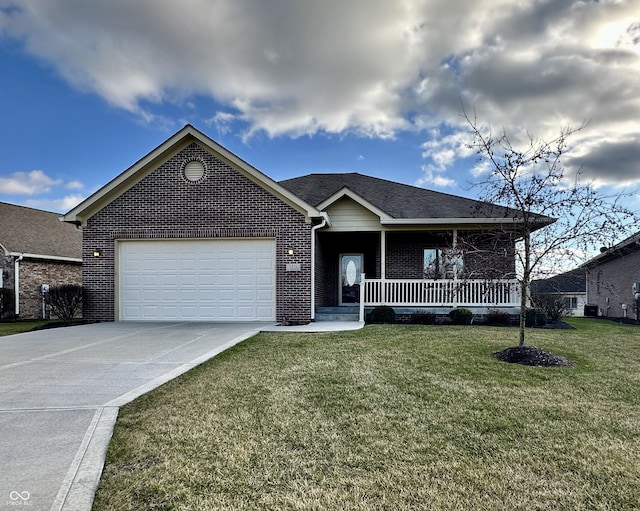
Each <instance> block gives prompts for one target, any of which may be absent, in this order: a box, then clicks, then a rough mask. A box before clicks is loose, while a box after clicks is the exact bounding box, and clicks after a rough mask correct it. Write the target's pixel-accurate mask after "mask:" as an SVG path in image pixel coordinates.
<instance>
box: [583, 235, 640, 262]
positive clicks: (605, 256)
mask: <svg viewBox="0 0 640 511" xmlns="http://www.w3.org/2000/svg"><path fill="white" fill-rule="evenodd" d="M637 250H640V232H637V233H635V234H633V235H631V236H629V237H628V238H625V239H624V240H622V241H621V242H620V243H617V244H616V245H614V246H612V247H602V248H601V249H600V253H599V254H598V255H597V256H595V257H593V258H592V259H590V260H589V261H587V262H586V263H584V264H583V265H582V266H583V267H585V268H590V267H593V266H597V265H598V264H602V263H605V262H607V261H610V260H611V259H616V258H617V257H622V256H625V255H628V254H631V253H632V252H636V251H637Z"/></svg>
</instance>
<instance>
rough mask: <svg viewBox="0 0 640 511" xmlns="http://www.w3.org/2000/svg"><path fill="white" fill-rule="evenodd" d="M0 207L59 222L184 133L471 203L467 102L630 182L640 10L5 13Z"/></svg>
mask: <svg viewBox="0 0 640 511" xmlns="http://www.w3.org/2000/svg"><path fill="white" fill-rule="evenodd" d="M0 69H1V70H2V71H1V74H0V112H1V114H2V115H1V116H0V141H1V142H0V147H1V151H0V200H1V201H6V202H10V203H14V204H22V205H27V206H30V207H35V208H40V209H46V210H52V211H58V212H65V211H67V210H69V209H70V208H72V207H73V206H74V205H75V204H77V203H78V202H79V201H80V200H82V199H84V198H85V197H87V196H88V195H90V194H91V193H92V192H93V191H95V190H96V189H97V188H99V187H100V186H102V185H104V184H105V183H106V182H108V181H109V180H111V179H112V178H114V177H115V176H116V175H118V174H119V173H120V172H122V171H124V170H125V169H126V168H128V167H129V166H130V165H132V164H133V163H135V162H136V161H137V160H138V159H140V158H141V157H142V156H144V155H145V154H146V153H147V152H149V151H150V150H152V149H153V148H154V147H156V146H157V145H159V144H160V143H162V142H163V141H164V140H166V139H167V138H168V137H169V136H171V135H172V134H173V133H174V132H176V131H178V130H179V129H180V128H181V127H182V126H183V125H184V124H186V123H191V124H193V125H194V126H196V127H197V128H198V129H200V130H201V131H203V132H205V133H206V134H207V135H209V136H210V137H211V138H213V139H215V140H216V141H218V142H219V143H221V144H222V145H224V146H225V147H227V148H228V149H230V150H231V151H233V152H234V153H236V154H237V155H238V156H240V157H241V158H243V159H245V160H246V161H248V162H249V163H251V164H253V165H254V166H256V167H257V168H258V169H260V170H261V171H263V172H264V173H266V174H267V175H269V176H270V177H272V178H274V179H276V180H281V179H287V178H290V177H294V176H298V175H303V174H306V173H310V172H361V173H364V174H369V175H373V176H378V177H382V178H386V179H391V180H396V181H400V182H403V183H408V184H414V185H417V186H423V187H426V188H431V189H435V190H440V191H444V192H447V193H453V194H459V195H464V196H469V197H473V196H474V193H475V191H474V190H473V189H470V188H469V184H470V183H471V182H472V181H473V180H474V171H475V164H476V162H475V158H474V157H473V155H472V154H470V153H469V151H468V149H467V148H466V147H465V146H464V144H463V143H462V140H464V139H465V137H466V133H467V131H468V126H466V124H465V121H464V119H463V118H462V117H461V113H462V112H461V104H464V105H466V107H468V108H475V109H476V111H477V113H478V120H479V122H481V123H485V124H490V125H491V126H492V127H493V128H499V129H501V128H502V127H505V129H507V130H508V132H509V133H510V136H511V138H512V140H513V141H515V142H518V141H520V140H522V139H524V137H525V135H526V132H527V131H528V132H529V133H531V134H533V135H534V136H536V137H541V138H545V139H551V138H554V137H555V136H557V135H558V133H559V131H560V129H561V128H563V127H565V126H567V125H572V126H578V125H580V124H581V123H582V122H584V121H589V124H588V126H587V128H586V129H585V130H583V131H581V132H580V133H578V134H577V135H575V137H574V138H573V139H572V140H571V143H572V145H571V146H570V148H569V152H568V153H567V157H566V159H565V165H566V166H567V168H568V169H569V172H570V173H571V172H575V171H576V170H577V169H578V168H580V169H581V170H582V173H583V176H584V178H585V179H589V180H593V181H595V182H596V184H597V185H598V186H600V187H602V188H603V189H606V190H611V191H616V190H620V189H622V188H623V187H635V186H637V185H638V184H640V163H639V162H640V124H639V122H638V119H640V86H638V84H639V83H640V0H634V1H631V0H620V1H613V0H603V1H600V2H589V1H573V0H561V1H559V0H540V1H536V2H514V1H507V0H504V1H499V0H477V1H474V2H473V3H469V2H468V1H466V0H449V1H447V2H441V1H436V0H404V1H398V2H388V0H366V1H365V0H351V1H350V2H348V3H345V2H344V1H343V0H340V1H338V0H323V1H322V2H320V1H311V0H309V1H300V0H271V1H269V2H264V1H260V0H183V1H181V2H175V1H174V0H171V1H169V0H137V1H136V2H131V1H130V0H110V1H109V2H99V1H90V0H21V1H19V2H18V1H15V2H14V1H11V0H0Z"/></svg>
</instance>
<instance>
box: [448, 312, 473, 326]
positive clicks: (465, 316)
mask: <svg viewBox="0 0 640 511" xmlns="http://www.w3.org/2000/svg"><path fill="white" fill-rule="evenodd" d="M449 319H451V322H452V323H453V324H454V325H470V324H471V321H472V320H473V312H471V311H470V310H469V309H464V308H460V309H453V310H452V311H451V312H450V313H449Z"/></svg>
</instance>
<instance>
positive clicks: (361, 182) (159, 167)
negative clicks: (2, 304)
mask: <svg viewBox="0 0 640 511" xmlns="http://www.w3.org/2000/svg"><path fill="white" fill-rule="evenodd" d="M545 218H546V217H545ZM63 220H65V221H66V222H70V223H73V224H76V225H78V226H80V227H81V228H82V231H83V259H84V266H83V283H84V287H85V291H86V293H87V298H86V299H85V304H84V311H83V314H84V317H85V318H87V319H89V320H99V321H114V320H116V321H117V320H194V321H198V320H200V321H277V322H280V323H289V324H293V323H306V322H309V321H313V320H315V319H321V318H320V316H321V315H322V313H323V312H324V311H325V310H326V308H339V310H348V311H349V312H354V310H353V309H354V308H355V313H356V314H358V312H359V311H358V308H359V306H362V307H367V308H371V307H374V306H376V305H379V304H387V305H390V306H393V307H396V308H414V309H415V308H420V309H421V310H437V311H440V312H444V313H446V312H447V311H449V310H451V309H452V308H454V307H458V306H465V307H470V308H475V310H476V311H477V312H483V311H486V310H487V309H506V310H513V311H514V312H515V311H516V309H517V307H519V300H520V298H519V297H520V289H519V285H518V282H517V281H516V280H515V279H514V275H515V274H514V272H515V257H514V254H515V243H516V240H517V238H518V228H519V224H520V222H519V220H518V219H517V215H515V214H514V211H513V210H507V209H505V208H501V207H498V206H492V205H487V204H485V203H482V202H479V201H475V200H471V199H466V198H463V197H457V196H453V195H448V194H444V193H439V192H434V191H430V190H425V189H422V188H417V187H414V186H408V185H404V184H400V183H396V182H392V181H387V180H384V179H378V178H374V177H369V176H364V175H361V174H311V175H307V176H303V177H299V178H295V179H288V180H285V181H282V182H275V181H274V180H272V179H271V178H269V177H268V176H267V175H265V174H263V173H262V172H260V171H259V170H257V169H256V168H254V167H252V166H251V165H250V164H248V163H247V162H245V161H244V160H242V159H241V158H239V157H238V156H236V155H235V154H233V153H231V152H230V151H228V150H227V149H225V148H224V147H222V146H220V145H219V144H218V143H216V142H215V141H213V140H212V139H210V138H209V137H207V136H206V135H205V134H203V133H202V132H200V131H199V130H197V129H196V128H194V127H193V126H191V125H187V126H185V127H184V128H183V129H182V130H180V131H179V132H177V133H176V134H174V135H173V136H172V137H170V138H169V139H168V140H166V141H165V142H164V143H162V144H161V145H160V146H158V147H157V148H156V149H154V150H153V151H151V152H150V153H149V154H147V155H146V156H144V157H143V158H142V159H140V160H139V161H138V162H136V163H135V164H134V165H133V166H131V167H130V168H129V169H127V170H125V171H124V172H123V173H121V174H120V175H118V176H117V177H116V178H115V179H113V180H112V181H111V182H109V183H107V184H106V185H105V186H104V187H102V188H101V189H100V190H98V191H97V192H96V193H94V194H93V195H92V196H90V197H89V198H87V199H86V200H85V201H84V202H82V203H81V204H79V205H78V206H76V207H75V208H74V209H72V210H71V211H69V212H68V213H67V214H66V215H64V217H63ZM360 312H361V311H360ZM356 318H357V316H356Z"/></svg>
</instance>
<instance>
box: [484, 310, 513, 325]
mask: <svg viewBox="0 0 640 511" xmlns="http://www.w3.org/2000/svg"><path fill="white" fill-rule="evenodd" d="M508 324H509V314H507V313H506V312H503V311H499V310H492V311H489V313H488V314H487V325H499V326H506V325H508Z"/></svg>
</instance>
